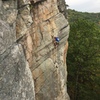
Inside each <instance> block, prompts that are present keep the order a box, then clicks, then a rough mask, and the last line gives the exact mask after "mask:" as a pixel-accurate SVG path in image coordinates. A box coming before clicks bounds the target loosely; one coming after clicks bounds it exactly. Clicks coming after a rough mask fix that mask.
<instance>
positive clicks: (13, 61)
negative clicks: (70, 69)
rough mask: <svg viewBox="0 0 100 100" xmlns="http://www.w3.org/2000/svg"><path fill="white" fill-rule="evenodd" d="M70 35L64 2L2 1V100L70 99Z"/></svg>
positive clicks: (0, 88)
mask: <svg viewBox="0 0 100 100" xmlns="http://www.w3.org/2000/svg"><path fill="white" fill-rule="evenodd" d="M68 33H69V25H68V21H67V13H66V5H65V1H64V0H2V1H1V0H0V100H35V99H36V100H69V97H68V94H67V88H66V81H67V80H66V79H67V70H66V53H67V49H68V42H67V39H68ZM53 36H54V37H56V36H58V37H59V38H60V43H59V45H58V46H57V47H55V46H54V43H53ZM34 85H35V86H34Z"/></svg>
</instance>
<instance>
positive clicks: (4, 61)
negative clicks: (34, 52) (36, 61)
mask: <svg viewBox="0 0 100 100" xmlns="http://www.w3.org/2000/svg"><path fill="white" fill-rule="evenodd" d="M16 7H17V2H15V1H14V0H6V1H1V0H0V100H35V91H34V81H33V78H32V73H31V71H30V69H29V64H28V62H27V61H26V59H25V54H24V52H23V48H22V46H21V44H18V43H17V42H16V17H17V10H16V9H15V8H16Z"/></svg>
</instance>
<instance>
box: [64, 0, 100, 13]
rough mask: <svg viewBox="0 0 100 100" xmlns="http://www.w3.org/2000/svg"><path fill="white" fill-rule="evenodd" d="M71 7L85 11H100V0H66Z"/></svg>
mask: <svg viewBox="0 0 100 100" xmlns="http://www.w3.org/2000/svg"><path fill="white" fill-rule="evenodd" d="M65 1H66V4H68V5H69V8H71V9H75V10H77V11H83V12H100V0H65Z"/></svg>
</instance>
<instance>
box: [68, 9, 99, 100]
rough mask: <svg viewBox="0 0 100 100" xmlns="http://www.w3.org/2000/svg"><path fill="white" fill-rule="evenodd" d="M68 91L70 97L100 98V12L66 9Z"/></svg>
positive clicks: (92, 99)
mask: <svg viewBox="0 0 100 100" xmlns="http://www.w3.org/2000/svg"><path fill="white" fill-rule="evenodd" d="M68 16H69V17H68V20H69V23H70V35H69V49H68V54H67V67H68V82H67V84H68V93H69V96H70V98H71V100H100V13H87V12H84V13H83V12H77V11H75V10H71V9H68Z"/></svg>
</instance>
